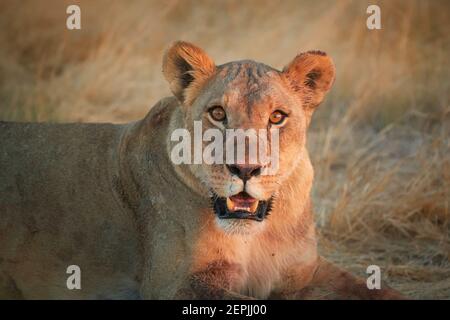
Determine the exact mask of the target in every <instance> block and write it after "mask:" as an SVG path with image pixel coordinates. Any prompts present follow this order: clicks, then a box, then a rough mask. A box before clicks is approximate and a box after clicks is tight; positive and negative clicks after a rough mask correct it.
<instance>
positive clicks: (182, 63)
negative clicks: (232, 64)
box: [163, 41, 216, 106]
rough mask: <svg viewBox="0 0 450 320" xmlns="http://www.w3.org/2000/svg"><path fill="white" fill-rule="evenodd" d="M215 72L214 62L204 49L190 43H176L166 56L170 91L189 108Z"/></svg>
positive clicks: (164, 64)
mask: <svg viewBox="0 0 450 320" xmlns="http://www.w3.org/2000/svg"><path fill="white" fill-rule="evenodd" d="M215 70H216V66H215V64H214V62H213V60H212V59H211V58H210V57H209V56H208V55H207V54H206V53H205V52H204V51H203V50H202V49H200V48H198V47H196V46H194V45H193V44H191V43H188V42H184V41H177V42H174V43H173V44H172V45H171V46H170V47H169V48H168V49H167V51H166V53H165V54H164V58H163V74H164V76H165V78H166V79H167V81H168V82H169V86H170V90H171V91H172V93H173V94H174V95H175V97H177V98H178V100H180V102H181V103H182V104H184V105H187V106H189V105H191V104H192V102H193V101H194V100H195V98H196V96H197V94H198V92H199V90H200V89H201V88H202V87H203V85H204V84H205V82H206V81H207V80H208V79H209V78H210V77H211V76H212V75H213V74H214V72H215Z"/></svg>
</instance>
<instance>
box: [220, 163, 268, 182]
mask: <svg viewBox="0 0 450 320" xmlns="http://www.w3.org/2000/svg"><path fill="white" fill-rule="evenodd" d="M227 168H228V170H230V172H231V174H234V175H236V176H238V177H239V178H241V179H242V180H243V181H244V182H245V181H247V180H249V179H250V178H251V177H256V176H259V175H260V174H261V168H262V166H260V165H244V164H241V165H235V164H227Z"/></svg>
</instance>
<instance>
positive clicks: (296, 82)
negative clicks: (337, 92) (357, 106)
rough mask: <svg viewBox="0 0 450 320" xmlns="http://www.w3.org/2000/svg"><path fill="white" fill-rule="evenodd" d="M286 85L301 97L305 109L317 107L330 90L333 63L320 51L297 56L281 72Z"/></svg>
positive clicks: (332, 78) (332, 79)
mask: <svg viewBox="0 0 450 320" xmlns="http://www.w3.org/2000/svg"><path fill="white" fill-rule="evenodd" d="M282 74H283V76H284V77H285V79H286V81H287V83H288V85H289V86H290V87H291V88H292V90H293V91H294V92H297V93H299V94H300V95H301V96H302V101H303V104H304V106H305V107H308V108H313V107H316V106H317V105H319V104H320V103H321V102H322V100H323V97H324V96H325V94H326V93H327V92H328V90H330V88H331V86H332V84H333V81H334V75H335V68H334V64H333V61H332V60H331V58H330V57H329V56H327V54H326V53H324V52H322V51H308V52H304V53H301V54H299V55H298V56H296V57H295V58H294V60H292V62H291V63H289V64H288V65H287V66H286V67H285V68H284V69H283V72H282Z"/></svg>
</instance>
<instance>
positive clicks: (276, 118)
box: [269, 110, 286, 125]
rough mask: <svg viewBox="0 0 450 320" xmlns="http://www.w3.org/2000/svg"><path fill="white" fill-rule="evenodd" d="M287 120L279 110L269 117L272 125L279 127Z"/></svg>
mask: <svg viewBox="0 0 450 320" xmlns="http://www.w3.org/2000/svg"><path fill="white" fill-rule="evenodd" d="M285 119H286V114H285V113H284V112H281V111H279V110H277V111H274V112H272V114H271V115H270V117H269V121H270V123H271V124H277V125H280V124H282V123H283V122H284V120H285Z"/></svg>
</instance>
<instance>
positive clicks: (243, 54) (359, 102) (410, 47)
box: [0, 0, 450, 299]
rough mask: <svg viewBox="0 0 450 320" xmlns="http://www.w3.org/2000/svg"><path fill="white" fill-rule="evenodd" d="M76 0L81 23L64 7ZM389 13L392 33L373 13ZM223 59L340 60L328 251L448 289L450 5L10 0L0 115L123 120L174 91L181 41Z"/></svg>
mask: <svg viewBox="0 0 450 320" xmlns="http://www.w3.org/2000/svg"><path fill="white" fill-rule="evenodd" d="M70 4H78V5H79V6H80V8H81V27H82V29H81V30H68V29H67V28H66V18H67V17H68V15H67V14H66V8H67V6H68V5H70ZM370 4H377V5H379V6H380V8H381V24H382V29H381V30H368V29H367V27H366V19H367V17H368V16H369V15H368V14H367V13H366V9H367V7H368V6H369V5H370ZM179 39H180V40H187V41H191V42H193V43H195V44H197V45H198V46H200V47H202V48H204V49H205V50H206V51H207V52H208V53H209V55H210V56H211V57H213V58H214V59H215V61H216V63H217V64H222V63H225V62H228V61H231V60H239V59H246V58H248V59H253V60H257V61H261V62H264V63H266V64H269V65H271V66H273V67H276V68H280V69H281V68H282V67H283V66H284V65H285V64H287V63H288V62H289V61H290V60H291V59H292V58H293V57H294V56H295V55H296V54H297V53H299V52H301V51H306V50H311V49H320V50H323V51H326V52H327V53H328V54H329V55H331V56H332V57H333V59H334V61H335V63H336V68H337V78H336V82H335V85H334V87H333V89H332V91H331V93H330V94H329V95H328V97H327V98H326V101H325V102H324V103H323V105H321V106H320V107H319V109H318V110H317V112H316V114H315V115H314V119H313V123H312V126H311V128H310V132H309V138H308V139H309V141H308V144H309V149H310V153H311V157H312V161H313V165H314V168H315V172H316V180H315V185H314V191H313V196H314V202H315V203H314V206H315V212H316V220H317V225H318V227H319V233H320V250H321V252H322V253H323V254H324V255H325V256H327V257H328V258H329V259H331V260H333V261H335V262H336V263H338V264H340V265H342V266H344V267H346V268H349V269H351V270H352V271H353V272H355V273H357V274H359V275H362V276H364V275H365V270H366V267H367V266H368V265H370V264H376V265H379V266H380V267H381V270H382V276H383V279H384V280H387V281H388V282H389V283H390V284H391V285H392V287H394V288H396V289H399V290H400V291H402V292H403V293H404V294H406V295H409V296H410V297H414V298H447V299H450V211H449V210H450V141H449V136H450V135H449V133H450V126H449V125H450V104H449V98H450V94H449V93H450V77H449V71H450V70H449V65H450V64H449V57H450V2H449V1H446V0H442V1H441V0H433V1H420V0H408V1H407V0H404V1H401V0H395V1H394V0H390V1H376V0H373V1H364V0H355V1H351V0H341V1H328V0H316V1H310V0H295V1H289V0H284V1H274V0H227V1H212V0H209V1H207V0H196V1H190V0H169V1H106V0H96V1H62V0H54V1H47V0H46V1H27V0H21V1H12V0H1V2H0V120H4V121H52V122H74V121H76V122H115V123H121V122H127V121H131V120H137V119H140V118H142V117H143V116H144V115H145V114H146V113H147V112H148V111H149V110H150V108H151V106H152V105H154V104H155V103H156V102H157V101H158V100H159V99H160V98H162V97H164V96H167V95H169V94H170V92H169V89H168V85H167V84H166V82H165V80H164V78H163V76H162V74H161V58H162V54H163V51H164V49H165V48H166V47H167V45H168V44H169V43H170V42H172V41H174V40H179Z"/></svg>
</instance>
